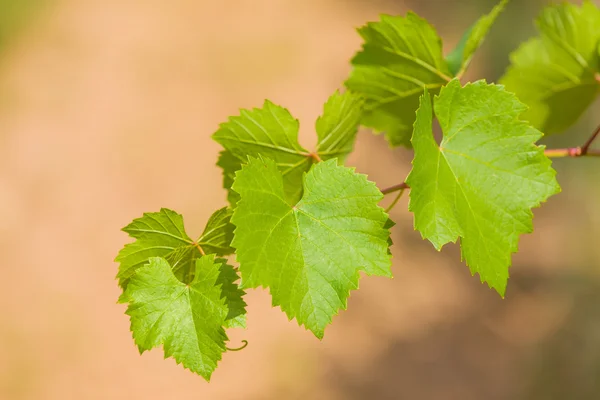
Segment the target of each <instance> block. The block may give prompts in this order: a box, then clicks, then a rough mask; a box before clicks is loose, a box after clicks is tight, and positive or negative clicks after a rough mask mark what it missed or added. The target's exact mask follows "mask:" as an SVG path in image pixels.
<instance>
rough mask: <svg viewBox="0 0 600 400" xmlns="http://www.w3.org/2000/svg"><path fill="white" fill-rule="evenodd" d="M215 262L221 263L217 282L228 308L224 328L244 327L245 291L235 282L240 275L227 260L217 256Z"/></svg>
mask: <svg viewBox="0 0 600 400" xmlns="http://www.w3.org/2000/svg"><path fill="white" fill-rule="evenodd" d="M215 262H217V263H221V269H220V273H219V278H218V279H217V284H220V285H221V292H222V294H221V296H222V297H224V298H225V302H226V305H227V309H228V310H229V311H228V313H227V318H225V328H245V327H246V302H245V301H244V296H245V295H246V293H245V292H244V291H243V290H242V289H241V288H240V287H239V286H238V284H237V283H235V282H236V281H237V280H239V279H240V277H239V276H238V273H237V271H236V269H235V268H234V267H233V266H231V265H229V264H227V260H225V259H223V258H217V259H216V260H215Z"/></svg>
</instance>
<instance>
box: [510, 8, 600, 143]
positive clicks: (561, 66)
mask: <svg viewBox="0 0 600 400" xmlns="http://www.w3.org/2000/svg"><path fill="white" fill-rule="evenodd" d="M537 26H538V29H539V31H540V37H538V38H534V39H531V40H529V41H528V42H526V43H524V44H523V45H521V47H520V48H519V49H518V50H516V51H515V52H514V53H513V54H511V62H512V65H511V67H510V68H509V69H508V71H507V73H506V75H505V76H504V77H503V78H502V79H501V83H502V84H503V85H505V86H506V89H507V90H509V91H512V92H514V93H516V94H517V96H518V97H519V99H520V100H521V101H522V102H524V103H525V104H527V105H528V106H529V111H528V112H527V113H525V114H524V116H523V117H524V118H525V119H527V120H528V121H530V122H531V123H532V124H533V125H534V126H535V127H536V128H538V129H540V130H542V131H544V132H545V133H547V134H548V133H557V132H562V131H564V130H565V129H567V128H568V127H570V126H571V125H573V124H574V123H575V122H576V121H577V120H578V119H579V117H580V116H581V115H582V114H583V112H584V111H585V110H586V109H587V108H588V107H589V106H590V105H591V104H592V102H593V101H594V100H595V99H596V97H597V96H598V94H599V93H600V81H599V80H597V76H598V75H597V74H598V71H599V68H600V65H599V61H598V60H599V55H598V44H599V41H600V29H599V28H598V27H599V26H600V10H599V9H598V7H597V6H595V5H594V4H593V3H592V2H591V1H586V2H584V3H583V5H582V6H581V7H578V6H576V5H574V4H568V3H563V4H560V5H554V6H551V7H548V8H546V9H545V10H544V11H543V12H542V14H541V16H540V17H539V18H538V20H537Z"/></svg>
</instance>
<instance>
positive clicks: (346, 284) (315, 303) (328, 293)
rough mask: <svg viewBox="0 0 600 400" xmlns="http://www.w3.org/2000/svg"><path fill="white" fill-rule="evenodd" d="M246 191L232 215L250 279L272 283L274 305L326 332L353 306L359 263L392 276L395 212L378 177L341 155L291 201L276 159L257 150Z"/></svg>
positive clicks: (239, 181)
mask: <svg viewBox="0 0 600 400" xmlns="http://www.w3.org/2000/svg"><path fill="white" fill-rule="evenodd" d="M233 189H234V190H235V191H236V192H238V193H239V194H240V195H241V200H240V202H239V203H238V206H237V208H236V209H235V211H234V214H233V217H232V222H233V224H234V225H235V226H236V231H235V238H234V241H233V243H232V245H233V246H234V247H235V248H236V249H237V260H238V261H239V262H240V272H241V275H242V287H244V288H248V287H258V286H263V287H268V288H269V289H270V291H271V295H272V297H273V305H279V306H281V309H282V310H283V311H284V312H285V313H286V314H287V315H288V317H289V318H296V320H297V321H298V323H299V324H302V325H304V326H305V327H306V328H307V329H309V330H311V331H312V332H313V333H314V334H315V335H316V336H317V337H318V338H322V337H323V333H324V330H325V327H326V326H327V325H328V324H329V323H331V320H332V318H333V316H334V315H336V314H337V313H338V312H339V310H340V309H345V308H346V304H347V299H348V296H349V294H350V290H353V289H357V288H358V279H359V271H365V272H366V273H367V274H369V275H381V276H391V271H390V264H391V260H390V255H389V253H388V238H389V230H387V229H385V228H384V227H385V226H386V224H387V223H388V217H387V214H386V213H385V212H384V211H383V209H381V208H380V207H379V206H378V205H377V204H378V202H379V201H380V200H381V198H382V197H383V195H382V194H381V192H380V191H379V189H377V187H376V186H375V184H374V183H372V182H369V181H368V180H367V179H366V177H365V176H364V175H359V174H356V173H355V172H354V171H353V170H352V169H350V168H345V167H341V166H338V165H337V161H336V160H335V159H332V160H329V161H325V162H321V163H318V164H315V165H314V166H313V167H312V169H311V170H310V171H309V172H308V173H307V174H306V176H305V177H304V195H303V197H302V199H301V200H300V201H299V202H298V203H297V204H295V203H290V202H289V201H288V200H287V199H286V196H285V192H284V178H283V176H282V174H281V172H280V171H279V170H278V169H277V164H276V163H275V162H274V161H273V160H270V159H263V158H260V159H256V158H250V159H249V161H248V164H246V165H244V166H243V167H242V169H241V170H240V171H238V172H237V174H236V178H235V182H234V184H233Z"/></svg>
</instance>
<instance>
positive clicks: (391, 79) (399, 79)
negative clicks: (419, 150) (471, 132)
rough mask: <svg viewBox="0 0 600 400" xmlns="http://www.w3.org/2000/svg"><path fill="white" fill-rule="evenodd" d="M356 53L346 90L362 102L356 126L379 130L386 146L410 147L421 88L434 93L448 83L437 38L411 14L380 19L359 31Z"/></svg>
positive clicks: (433, 31) (448, 77) (423, 23)
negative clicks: (361, 110) (360, 40)
mask: <svg viewBox="0 0 600 400" xmlns="http://www.w3.org/2000/svg"><path fill="white" fill-rule="evenodd" d="M359 33H360V35H361V36H362V38H363V39H364V43H363V46H362V50H361V51H360V52H359V53H358V54H357V55H356V56H355V57H354V58H353V60H352V65H353V70H352V73H351V75H350V78H349V79H348V80H347V81H346V87H348V89H350V90H351V91H354V92H356V93H359V94H362V95H363V96H364V97H365V99H366V104H365V113H364V117H363V120H362V124H363V125H365V126H368V127H370V128H373V129H374V130H376V131H378V132H385V134H386V138H387V140H388V141H389V143H390V145H392V146H406V147H410V136H411V133H412V126H413V123H414V121H415V111H416V109H417V108H418V106H419V96H420V95H421V94H422V93H423V89H424V88H428V89H430V90H431V91H432V92H434V93H435V92H437V91H438V90H439V89H440V88H441V87H442V86H443V85H445V84H446V83H448V82H449V81H450V79H451V77H450V76H451V72H450V70H449V69H448V65H447V63H446V61H445V59H444V55H443V53H442V40H441V39H440V37H439V36H438V34H437V33H436V31H435V29H434V28H433V27H432V26H431V25H429V23H428V22H427V21H425V20H424V19H421V18H420V17H419V16H417V15H416V14H414V13H410V12H409V13H408V14H407V15H406V17H392V16H388V15H382V16H381V21H379V22H371V23H368V24H367V25H366V26H364V27H363V28H360V29H359Z"/></svg>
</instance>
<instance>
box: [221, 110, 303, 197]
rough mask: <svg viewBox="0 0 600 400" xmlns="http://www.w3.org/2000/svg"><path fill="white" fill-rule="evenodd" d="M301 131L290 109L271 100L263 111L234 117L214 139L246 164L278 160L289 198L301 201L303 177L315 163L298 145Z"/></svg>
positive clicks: (244, 112) (242, 112) (250, 111)
mask: <svg viewBox="0 0 600 400" xmlns="http://www.w3.org/2000/svg"><path fill="white" fill-rule="evenodd" d="M298 130H299V123H298V120H297V119H295V118H294V117H293V116H292V115H291V114H290V112H289V111H288V110H287V109H285V108H283V107H280V106H278V105H275V104H273V103H271V102H270V101H268V100H267V101H265V103H264V105H263V108H255V109H253V110H241V111H240V115H239V116H234V117H230V118H229V121H228V122H225V123H223V124H221V126H220V129H219V130H218V131H217V132H215V133H214V134H213V139H214V140H215V141H217V142H218V143H219V144H221V145H222V146H223V147H224V148H225V149H226V150H227V151H229V152H231V154H233V155H234V156H235V157H236V158H238V159H239V160H242V161H243V162H245V160H246V159H247V157H248V156H252V157H256V156H258V155H263V156H265V157H269V158H271V159H273V160H275V162H276V163H277V165H278V166H279V168H281V171H282V173H283V175H284V177H285V181H286V195H287V196H289V197H290V198H291V199H298V198H300V196H301V194H302V193H301V182H302V174H303V173H304V172H306V171H308V170H309V169H310V166H311V165H312V163H313V161H314V158H313V157H311V154H310V153H309V151H308V150H306V149H305V148H304V147H302V146H300V144H299V143H298ZM226 173H231V172H230V170H229V171H228V170H226Z"/></svg>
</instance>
